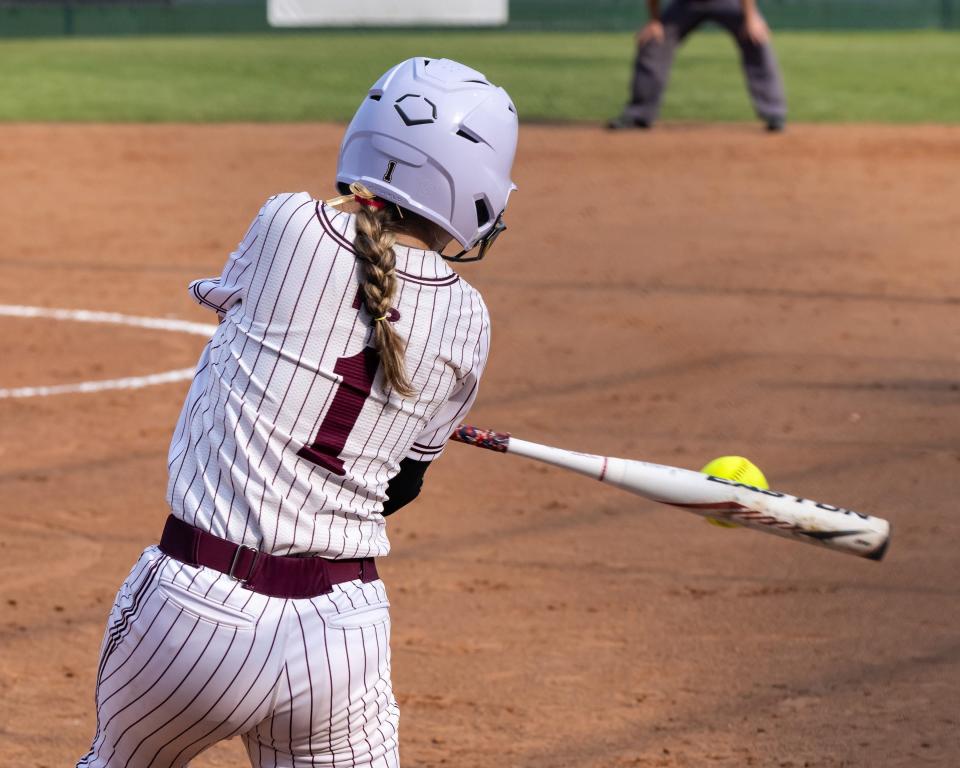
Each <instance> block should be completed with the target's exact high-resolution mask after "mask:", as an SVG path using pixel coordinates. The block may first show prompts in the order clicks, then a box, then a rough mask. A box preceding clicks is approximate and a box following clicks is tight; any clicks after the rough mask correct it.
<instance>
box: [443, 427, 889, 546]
mask: <svg viewBox="0 0 960 768" xmlns="http://www.w3.org/2000/svg"><path fill="white" fill-rule="evenodd" d="M451 439H453V440H456V441H457V442H460V443H466V444H468V445H474V446H477V447H479V448H487V449H489V450H491V451H497V452H499V453H512V454H516V455H518V456H525V457H527V458H528V459H535V460H536V461H541V462H544V463H546V464H552V465H553V466H556V467H561V468H563V469H569V470H571V471H573V472H578V473H579V474H582V475H587V476H588V477H592V478H594V479H596V480H599V481H600V482H602V483H607V484H608V485H613V486H616V487H617V488H621V489H623V490H625V491H629V492H630V493H635V494H637V495H638V496H643V497H644V498H646V499H650V500H651V501H656V502H658V503H660V504H668V505H670V506H673V507H679V508H681V509H685V510H687V511H688V512H693V513H695V514H698V515H702V516H703V517H713V518H717V519H720V520H726V521H729V522H733V523H737V524H738V525H742V526H743V527H744V528H752V529H753V530H756V531H763V532H764V533H772V534H776V535H777V536H783V537H785V538H789V539H793V540H795V541H805V542H807V543H808V544H817V545H819V546H822V547H827V548H828V549H833V550H836V551H838V552H846V553H848V554H851V555H858V556H859V557H866V558H869V559H871V560H880V559H881V558H882V557H883V555H884V553H885V552H886V551H887V546H888V545H889V543H890V523H889V522H887V521H886V520H884V519H883V518H880V517H872V516H870V515H864V514H861V513H860V512H854V511H853V510H852V509H845V508H843V507H835V506H833V505H832V504H823V503H821V502H818V501H814V500H812V499H807V498H803V497H800V496H793V495H791V494H789V493H782V492H780V491H774V490H772V489H767V488H756V487H754V486H752V485H747V484H745V483H740V482H737V481H735V480H727V479H725V478H722V477H714V476H712V475H705V474H702V473H700V472H694V471H692V470H689V469H680V468H679V467H670V466H664V465H662V464H650V463H647V462H645V461H634V460H632V459H618V458H615V457H612V456H595V455H593V454H590V453H577V452H575V451H568V450H565V449H563V448H553V447H551V446H548V445H540V444H539V443H531V442H528V441H526V440H519V439H517V438H516V437H511V435H510V433H509V432H493V431H491V430H485V429H477V428H476V427H471V426H468V425H466V424H461V425H460V426H459V427H457V429H456V430H455V431H454V433H453V435H452V436H451Z"/></svg>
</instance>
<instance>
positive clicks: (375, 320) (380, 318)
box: [373, 315, 387, 323]
mask: <svg viewBox="0 0 960 768" xmlns="http://www.w3.org/2000/svg"><path fill="white" fill-rule="evenodd" d="M386 319H387V315H384V316H383V317H375V318H373V322H375V323H379V322H380V321H381V320H386Z"/></svg>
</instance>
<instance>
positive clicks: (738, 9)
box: [607, 0, 787, 131]
mask: <svg viewBox="0 0 960 768" xmlns="http://www.w3.org/2000/svg"><path fill="white" fill-rule="evenodd" d="M647 9H648V11H649V15H650V20H649V21H648V22H647V23H646V25H644V27H643V28H642V29H640V31H639V32H637V57H636V61H635V62H634V73H633V89H632V94H631V97H630V101H629V102H628V103H627V104H626V106H625V107H624V109H623V112H622V113H621V114H620V115H619V116H617V117H615V118H613V119H612V120H610V121H609V122H608V123H607V127H608V128H609V129H611V130H623V129H631V128H634V129H636V128H640V129H644V128H649V127H650V126H652V125H653V123H654V121H655V120H656V119H657V115H658V113H659V111H660V102H661V100H662V99H663V91H664V89H665V88H666V85H667V80H668V79H669V78H670V67H671V66H672V65H673V56H674V53H675V52H676V50H677V47H678V46H679V45H680V43H682V42H683V41H684V39H685V38H686V37H687V35H689V34H690V33H691V32H693V30H695V29H696V28H697V27H699V26H700V25H701V24H703V23H704V22H707V21H712V22H714V23H716V24H719V25H720V26H721V27H723V28H724V29H726V30H727V31H728V32H729V33H730V34H731V35H733V36H734V38H735V39H736V41H737V45H738V46H739V47H740V60H741V64H742V66H743V72H744V75H745V76H746V78H747V87H748V89H749V91H750V99H751V100H752V101H753V108H754V110H755V111H756V113H757V115H758V116H759V117H760V119H761V120H763V121H764V123H765V125H766V127H767V130H768V131H782V130H783V128H784V125H785V123H786V117H787V103H786V98H785V97H784V92H783V79H782V78H781V76H780V69H779V67H778V66H777V59H776V57H775V56H774V53H773V47H772V46H771V44H770V28H769V27H768V26H767V22H766V21H765V20H764V18H763V16H762V15H761V14H760V11H759V9H758V8H757V4H756V0H673V1H672V2H671V3H670V4H669V5H668V6H667V8H666V10H664V12H663V13H662V14H661V13H660V0H647Z"/></svg>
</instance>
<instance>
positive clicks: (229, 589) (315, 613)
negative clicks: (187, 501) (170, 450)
mask: <svg viewBox="0 0 960 768" xmlns="http://www.w3.org/2000/svg"><path fill="white" fill-rule="evenodd" d="M96 702H97V732H96V735H95V736H94V739H93V744H92V746H91V748H90V751H89V752H88V753H87V754H86V755H85V756H84V757H83V758H82V759H81V760H80V761H79V762H78V763H77V766H78V768H117V767H119V766H128V767H129V768H167V767H169V766H183V765H187V763H189V761H190V760H191V759H192V758H194V757H195V756H196V755H198V754H199V753H200V752H202V751H203V750H204V749H206V748H207V747H209V746H211V745H212V744H214V743H216V742H218V741H221V740H222V739H226V738H229V737H231V736H235V735H238V734H239V735H241V736H242V737H243V739H244V742H245V744H246V747H247V752H248V754H249V756H250V762H251V764H252V765H253V766H256V768H260V767H261V766H263V767H264V768H266V767H267V766H270V767H271V768H272V767H273V766H291V767H292V766H294V765H297V766H342V767H343V768H346V767H347V766H369V767H370V768H375V767H376V768H396V766H397V765H398V764H399V761H398V753H397V726H398V722H399V712H398V709H397V704H396V701H395V700H394V697H393V691H392V689H391V684H390V614H389V603H388V602H387V597H386V592H385V590H384V586H383V583H382V582H381V581H374V582H370V583H368V584H363V583H361V582H359V581H354V582H349V583H346V584H339V585H336V586H335V587H334V589H333V592H331V593H330V594H327V595H321V596H319V597H315V598H309V599H299V600H286V599H283V598H276V597H266V596H264V595H258V594H256V593H254V592H250V591H249V590H245V589H242V588H241V587H240V585H239V583H238V582H236V581H234V580H233V579H231V578H229V577H227V576H225V575H223V574H221V573H219V572H217V571H214V570H212V569H209V568H202V567H199V568H198V567H192V566H188V565H184V564H183V563H180V562H178V561H176V560H173V559H172V558H169V557H167V556H166V555H164V554H163V553H162V552H160V551H159V549H157V548H156V547H150V548H148V549H146V550H145V551H144V553H143V554H142V555H141V557H140V560H139V561H138V562H137V564H136V565H135V566H134V568H133V570H132V571H131V572H130V575H129V577H128V578H127V580H126V581H125V582H124V584H123V586H122V587H121V588H120V591H119V593H118V594H117V599H116V602H115V604H114V606H113V610H112V612H111V614H110V619H109V621H108V625H107V631H106V634H105V636H104V640H103V648H102V650H101V654H100V666H99V669H98V674H97V689H96Z"/></svg>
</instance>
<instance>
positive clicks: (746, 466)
mask: <svg viewBox="0 0 960 768" xmlns="http://www.w3.org/2000/svg"><path fill="white" fill-rule="evenodd" d="M700 471H701V472H703V474H705V475H712V476H713V477H722V478H723V479H724V480H735V481H736V482H738V483H743V484H744V485H752V486H753V487H754V488H764V489H766V488H769V487H770V484H769V483H768V482H767V478H765V477H764V476H763V472H761V471H760V467H758V466H757V465H756V464H754V463H753V462H752V461H750V459H745V458H744V457H743V456H721V457H720V458H719V459H714V460H713V461H711V462H710V463H709V464H707V465H706V466H705V467H704V468H703V469H701V470H700ZM707 522H708V523H711V524H712V525H717V526H719V527H721V528H736V527H737V524H736V523H731V522H729V521H727V520H720V519H718V518H715V517H708V518H707Z"/></svg>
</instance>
